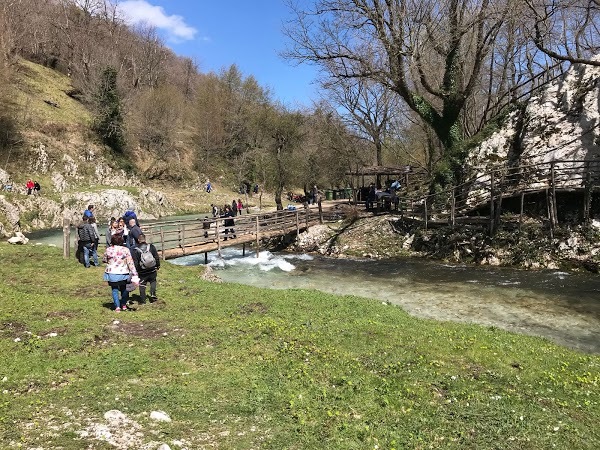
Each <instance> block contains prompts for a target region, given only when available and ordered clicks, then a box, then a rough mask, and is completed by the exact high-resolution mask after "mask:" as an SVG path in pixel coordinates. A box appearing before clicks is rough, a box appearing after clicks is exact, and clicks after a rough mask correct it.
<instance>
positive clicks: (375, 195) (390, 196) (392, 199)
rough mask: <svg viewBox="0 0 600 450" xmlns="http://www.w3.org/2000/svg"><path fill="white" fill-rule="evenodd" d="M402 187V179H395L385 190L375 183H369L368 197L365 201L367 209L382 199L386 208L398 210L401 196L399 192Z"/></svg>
mask: <svg viewBox="0 0 600 450" xmlns="http://www.w3.org/2000/svg"><path fill="white" fill-rule="evenodd" d="M401 188H402V185H401V184H400V181H398V180H393V181H392V182H391V183H390V184H389V187H388V188H387V189H385V190H382V189H377V188H376V187H375V185H374V184H373V183H371V184H370V185H369V188H368V191H367V198H366V201H365V207H366V209H367V211H369V210H371V209H373V207H374V206H375V205H377V203H378V202H379V201H380V200H382V201H383V204H384V209H390V210H391V209H392V207H393V208H394V210H396V211H398V209H399V206H400V196H399V195H398V192H399V191H400V189H401Z"/></svg>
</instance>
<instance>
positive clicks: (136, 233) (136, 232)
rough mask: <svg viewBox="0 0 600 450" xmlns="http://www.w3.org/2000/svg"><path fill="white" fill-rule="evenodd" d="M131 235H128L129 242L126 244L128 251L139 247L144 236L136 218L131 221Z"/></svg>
mask: <svg viewBox="0 0 600 450" xmlns="http://www.w3.org/2000/svg"><path fill="white" fill-rule="evenodd" d="M128 228H129V233H127V237H128V238H127V242H125V245H127V248H128V249H130V250H131V249H132V248H134V247H137V246H138V244H139V242H140V240H139V239H140V236H141V234H142V229H141V228H140V226H139V225H138V223H137V222H136V220H135V219H134V218H131V219H129V227H128Z"/></svg>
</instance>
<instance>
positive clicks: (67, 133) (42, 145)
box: [0, 60, 272, 236]
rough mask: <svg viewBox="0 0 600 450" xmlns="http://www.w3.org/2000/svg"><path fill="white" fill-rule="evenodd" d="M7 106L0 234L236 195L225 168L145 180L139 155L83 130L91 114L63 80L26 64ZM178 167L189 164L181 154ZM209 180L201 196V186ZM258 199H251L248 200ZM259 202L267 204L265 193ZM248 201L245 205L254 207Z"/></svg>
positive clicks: (169, 210)
mask: <svg viewBox="0 0 600 450" xmlns="http://www.w3.org/2000/svg"><path fill="white" fill-rule="evenodd" d="M13 86H14V88H15V89H14V94H15V95H14V96H13V97H12V98H13V101H12V104H11V108H12V109H13V114H15V116H16V117H18V119H19V124H20V129H21V132H20V138H21V139H20V142H19V143H18V145H17V146H15V147H12V148H9V149H8V150H7V151H6V154H4V155H2V156H3V158H2V161H1V163H2V166H0V183H2V184H3V185H6V184H10V183H12V185H13V190H12V192H5V191H4V192H2V195H0V234H4V235H6V236H8V235H11V234H12V232H13V230H14V229H15V227H16V225H17V223H18V224H19V225H20V227H21V229H22V230H23V231H29V230H32V229H36V228H47V227H59V226H62V220H63V218H69V219H71V220H72V221H77V220H79V218H80V215H81V211H83V210H84V209H85V208H86V207H87V205H88V204H90V203H92V204H95V205H96V210H97V215H98V216H99V217H100V218H108V217H111V216H118V215H120V214H122V213H123V211H125V210H126V209H128V208H134V209H136V210H137V211H139V216H140V217H141V218H147V219H151V218H156V217H161V216H165V215H172V214H176V213H179V214H181V213H187V212H199V211H208V210H209V209H210V208H209V205H210V204H211V203H216V204H226V203H227V204H228V203H230V202H231V199H232V198H234V197H236V198H237V196H238V194H237V193H236V192H235V191H234V190H233V187H234V185H235V184H234V182H233V178H232V177H231V176H229V174H228V173H227V172H226V171H221V172H220V173H219V172H216V173H213V174H206V175H202V176H201V175H197V176H196V178H193V177H192V176H190V175H189V173H188V174H185V173H184V174H183V175H184V176H183V177H182V178H181V179H180V180H178V181H176V182H165V181H149V180H148V178H147V177H146V176H144V170H146V169H147V168H148V166H149V165H150V161H147V160H146V159H144V158H143V157H141V155H140V154H138V153H136V152H130V153H128V154H126V155H123V156H116V155H115V154H114V153H113V152H111V151H110V150H108V149H107V148H105V147H104V146H102V145H100V144H99V143H98V140H97V138H96V137H95V135H94V134H93V133H92V132H91V129H90V124H91V121H92V113H91V111H90V110H89V109H88V108H87V107H86V106H85V105H84V104H83V103H82V102H80V101H78V100H77V99H76V98H73V96H70V94H71V95H72V91H73V86H72V84H71V80H70V79H69V77H67V76H65V75H63V74H61V73H59V72H57V71H55V70H52V69H49V68H47V67H44V66H41V65H39V64H35V63H32V62H30V61H26V60H20V61H19V62H18V66H17V70H16V71H15V78H14V80H13ZM183 158H184V159H183V161H182V165H184V166H186V165H187V166H190V165H191V164H192V161H191V160H189V159H186V158H189V155H188V156H187V157H185V155H184V156H183ZM210 175H215V178H212V177H211V182H212V184H213V186H214V190H213V192H212V193H211V194H210V195H209V194H207V193H206V192H204V183H205V181H206V179H208V178H209V176H210ZM28 179H32V180H37V181H38V182H39V183H40V185H41V186H42V190H41V195H40V196H33V195H31V196H28V195H26V189H25V184H26V182H27V180H28ZM256 201H258V200H256ZM263 202H264V204H269V202H271V204H272V200H270V199H269V198H268V197H267V196H264V198H263ZM255 203H256V202H254V201H251V204H252V205H254V204H255Z"/></svg>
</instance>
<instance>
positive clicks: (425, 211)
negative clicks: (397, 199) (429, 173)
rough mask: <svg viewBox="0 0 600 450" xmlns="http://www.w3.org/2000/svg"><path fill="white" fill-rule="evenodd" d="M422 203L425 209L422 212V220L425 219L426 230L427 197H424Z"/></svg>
mask: <svg viewBox="0 0 600 450" xmlns="http://www.w3.org/2000/svg"><path fill="white" fill-rule="evenodd" d="M424 205H425V210H424V212H423V215H424V221H425V231H427V197H425V201H424Z"/></svg>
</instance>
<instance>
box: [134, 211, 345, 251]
mask: <svg viewBox="0 0 600 450" xmlns="http://www.w3.org/2000/svg"><path fill="white" fill-rule="evenodd" d="M343 217H344V213H343V210H342V209H340V208H336V207H335V205H327V206H321V204H319V205H318V207H317V206H316V205H314V206H312V207H309V208H302V207H301V208H299V209H296V210H287V209H286V210H283V211H271V212H264V213H259V214H242V215H238V216H236V217H233V218H221V217H218V218H198V219H191V220H176V221H164V222H156V223H152V224H142V230H143V232H144V234H145V235H146V238H147V240H148V241H149V242H152V243H153V244H154V245H155V246H156V247H157V250H158V252H159V254H160V256H161V257H162V259H172V258H178V257H181V256H186V255H194V254H198V253H204V254H205V257H207V256H206V254H207V253H208V252H213V251H219V252H220V251H221V249H223V248H225V247H230V246H240V245H241V246H242V247H243V249H244V253H245V251H246V245H249V246H250V245H252V246H254V250H255V251H256V255H257V256H258V252H259V249H260V243H261V241H262V240H265V239H272V238H276V237H282V236H286V235H293V234H296V235H299V234H300V233H301V232H303V231H304V230H307V229H308V228H309V227H310V226H313V225H316V224H321V223H325V222H333V221H338V220H340V219H343ZM231 219H233V221H234V224H233V225H226V223H228V222H227V221H228V220H231Z"/></svg>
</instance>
